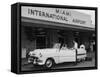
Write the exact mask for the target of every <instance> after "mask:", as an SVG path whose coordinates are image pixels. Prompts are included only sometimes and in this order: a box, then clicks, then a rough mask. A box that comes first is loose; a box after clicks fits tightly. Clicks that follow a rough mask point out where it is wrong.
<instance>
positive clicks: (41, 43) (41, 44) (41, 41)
mask: <svg viewBox="0 0 100 77" xmlns="http://www.w3.org/2000/svg"><path fill="white" fill-rule="evenodd" d="M36 48H37V49H43V48H46V38H45V37H37V40H36Z"/></svg>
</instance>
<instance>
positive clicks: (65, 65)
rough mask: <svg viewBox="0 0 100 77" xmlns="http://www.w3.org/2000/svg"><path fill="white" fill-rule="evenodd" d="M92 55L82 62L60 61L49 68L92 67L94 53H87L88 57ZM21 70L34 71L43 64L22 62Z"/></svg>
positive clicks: (41, 67) (41, 68)
mask: <svg viewBox="0 0 100 77" xmlns="http://www.w3.org/2000/svg"><path fill="white" fill-rule="evenodd" d="M90 56H91V57H92V60H86V61H82V62H78V63H77V64H76V65H75V64H74V63H61V64H56V65H55V66H54V67H52V68H51V69H62V68H77V67H93V66H95V59H94V53H91V54H90V53H89V54H88V57H90ZM21 69H22V71H34V70H43V69H45V68H43V66H34V65H33V64H27V62H26V64H25V63H24V64H22V67H21Z"/></svg>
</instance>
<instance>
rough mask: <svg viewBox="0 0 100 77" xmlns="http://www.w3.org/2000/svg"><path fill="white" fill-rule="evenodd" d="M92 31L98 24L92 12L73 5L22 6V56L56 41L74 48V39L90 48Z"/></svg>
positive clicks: (48, 46)
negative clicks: (78, 10)
mask: <svg viewBox="0 0 100 77" xmlns="http://www.w3.org/2000/svg"><path fill="white" fill-rule="evenodd" d="M93 35H95V26H94V25H92V24H91V17H90V15H87V14H84V13H80V12H77V11H73V9H64V8H48V7H30V6H29V7H28V6H27V7H26V6H22V7H21V47H22V58H26V55H27V53H28V52H29V51H30V50H34V49H43V48H53V46H54V45H55V44H56V43H65V44H67V46H68V47H69V48H71V47H73V45H74V44H73V40H74V41H76V42H77V43H78V46H79V45H81V44H84V45H85V47H86V49H87V50H88V49H89V48H90V43H91V40H94V36H93Z"/></svg>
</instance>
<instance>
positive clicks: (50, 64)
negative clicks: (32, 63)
mask: <svg viewBox="0 0 100 77" xmlns="http://www.w3.org/2000/svg"><path fill="white" fill-rule="evenodd" d="M46 66H47V67H49V68H50V67H51V66H52V61H51V60H47V62H46Z"/></svg>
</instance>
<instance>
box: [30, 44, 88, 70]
mask: <svg viewBox="0 0 100 77" xmlns="http://www.w3.org/2000/svg"><path fill="white" fill-rule="evenodd" d="M60 45H61V44H56V45H55V46H54V47H53V48H46V49H35V50H34V51H30V52H29V57H28V63H33V64H34V65H43V66H45V67H46V68H51V67H52V66H53V65H54V64H58V63H64V62H75V63H77V61H80V60H85V59H86V50H85V48H84V46H80V48H78V49H68V48H67V47H64V46H62V47H61V48H60Z"/></svg>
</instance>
